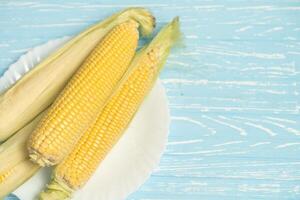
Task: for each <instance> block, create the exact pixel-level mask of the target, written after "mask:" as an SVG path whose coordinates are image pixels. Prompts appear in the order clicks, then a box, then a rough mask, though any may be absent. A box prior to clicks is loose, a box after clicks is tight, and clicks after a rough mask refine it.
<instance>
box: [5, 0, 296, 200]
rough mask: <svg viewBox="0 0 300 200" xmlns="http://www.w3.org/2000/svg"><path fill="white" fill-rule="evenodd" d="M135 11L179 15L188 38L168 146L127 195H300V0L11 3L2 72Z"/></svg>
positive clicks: (173, 70) (171, 82) (174, 82)
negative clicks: (30, 53) (47, 46)
mask: <svg viewBox="0 0 300 200" xmlns="http://www.w3.org/2000/svg"><path fill="white" fill-rule="evenodd" d="M128 6H144V7H147V8H149V9H151V10H152V11H153V13H154V14H155V15H156V17H157V22H158V27H160V26H161V25H163V24H165V23H166V22H168V21H169V20H170V19H171V18H172V17H174V16H176V15H178V16H180V18H181V22H182V30H183V32H184V34H185V48H182V49H180V50H177V51H175V52H174V53H173V54H172V56H171V57H170V59H169V60H168V63H167V65H166V68H165V70H164V71H163V73H162V75H161V78H162V80H163V83H164V85H165V87H166V88H167V93H168V97H169V101H170V108H171V114H172V125H171V132H170V137H169V143H168V146H167V149H166V151H165V154H164V156H163V158H162V160H161V164H160V166H159V168H158V169H157V170H156V171H155V173H154V174H153V175H152V177H151V178H150V179H149V180H148V181H147V182H146V183H145V184H144V185H143V186H142V187H141V188H140V189H139V190H138V191H137V192H135V193H134V194H132V195H131V196H130V197H128V199H130V200H140V199H149V200H150V199H151V200H152V199H153V200H154V199H155V200H156V199H157V200H158V199H164V200H198V199H208V200H214V199H216V200H219V199H222V200H232V199H268V200H269V199H272V200H275V199H278V200H285V199H289V200H292V199H300V123H299V122H300V115H299V110H300V103H299V99H300V98H299V97H300V96H299V93H300V89H299V82H300V74H299V73H300V69H299V68H300V1H299V0H252V1H249V0H232V1H229V0H181V1H179V0H165V1H159V0H151V1H148V0H143V1H140V2H139V3H136V1H133V0H125V1H118V2H117V1H108V0H101V1H100V0H97V1H96V0H88V1H83V0H71V1H66V2H63V1H58V0H53V1H50V0H47V1H36V0H29V1H5V0H3V1H1V2H0V27H1V28H0V73H2V72H3V71H4V70H5V69H6V68H7V67H8V65H9V64H10V63H13V62H14V61H15V60H16V59H17V58H18V57H19V56H20V55H22V54H23V53H24V52H26V51H27V49H28V48H31V47H33V46H35V45H38V44H41V43H44V42H46V41H48V40H49V39H53V38H58V37H62V36H65V35H74V34H76V33H78V32H80V31H81V30H83V29H84V28H86V27H88V26H89V25H91V24H94V23H95V22H97V21H98V20H100V19H103V18H104V17H105V16H108V15H110V14H111V13H112V12H114V11H118V10H120V9H122V8H125V7H128Z"/></svg>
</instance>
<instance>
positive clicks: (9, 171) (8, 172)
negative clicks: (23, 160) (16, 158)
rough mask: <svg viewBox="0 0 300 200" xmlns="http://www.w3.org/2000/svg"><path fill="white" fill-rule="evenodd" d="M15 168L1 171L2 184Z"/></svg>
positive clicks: (0, 180) (0, 181) (0, 179)
mask: <svg viewBox="0 0 300 200" xmlns="http://www.w3.org/2000/svg"><path fill="white" fill-rule="evenodd" d="M13 171H14V170H13V169H10V170H7V171H5V172H3V173H0V184H1V183H3V182H4V181H5V180H6V179H7V177H9V176H10V175H11V174H12V173H13Z"/></svg>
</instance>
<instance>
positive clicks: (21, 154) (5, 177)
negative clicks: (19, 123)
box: [0, 113, 44, 199]
mask: <svg viewBox="0 0 300 200" xmlns="http://www.w3.org/2000/svg"><path fill="white" fill-rule="evenodd" d="M43 114H44V113H42V114H40V115H39V116H37V117H36V118H35V119H34V120H33V121H32V122H30V123H29V124H28V125H26V126H25V127H24V128H22V129H21V130H19V131H18V132H17V133H16V134H15V135H13V136H12V137H11V138H9V139H8V140H7V141H6V142H4V143H3V144H1V145H0V199H1V198H3V197H5V196H6V195H8V194H9V193H10V192H12V191H13V190H15V189H16V188H17V187H18V186H20V185H21V184H22V183H23V182H25V181H26V180H27V179H28V178H30V177H31V176H32V175H33V174H34V173H35V172H37V171H38V169H39V166H38V165H35V164H33V163H32V162H30V161H29V158H28V154H27V151H26V143H27V139H28V137H29V136H30V134H31V133H32V131H33V130H34V128H35V127H36V125H37V124H38V122H39V121H40V119H41V118H42V115H43Z"/></svg>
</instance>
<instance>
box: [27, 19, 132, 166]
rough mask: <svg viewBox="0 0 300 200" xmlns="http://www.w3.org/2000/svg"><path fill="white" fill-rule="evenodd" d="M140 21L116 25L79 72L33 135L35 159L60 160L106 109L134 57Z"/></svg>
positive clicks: (31, 153) (46, 162)
mask: <svg viewBox="0 0 300 200" xmlns="http://www.w3.org/2000/svg"><path fill="white" fill-rule="evenodd" d="M137 28H138V23H137V22H136V21H134V20H130V21H127V22H124V23H122V24H120V25H117V26H116V27H115V28H113V29H112V30H111V31H110V32H109V33H108V34H107V35H106V36H105V37H104V38H103V40H102V41H101V42H100V43H99V44H98V45H97V46H96V48H95V49H94V50H93V51H92V53H91V54H90V55H89V56H88V58H87V59H86V60H85V62H84V63H83V65H82V66H81V68H80V69H79V70H78V71H77V72H76V73H75V75H74V76H73V77H72V79H71V80H70V82H69V83H68V84H67V86H66V87H65V89H64V90H63V91H62V93H61V94H60V95H59V97H58V98H57V100H56V101H55V102H54V103H53V105H52V106H51V108H50V110H49V112H48V113H47V114H46V116H45V117H44V118H43V119H42V120H41V122H40V123H39V125H38V126H37V128H36V130H35V131H34V132H33V134H32V136H31V137H30V140H29V144H28V150H29V156H30V158H31V160H32V161H34V162H36V163H38V164H39V165H41V166H45V165H47V166H48V165H55V164H57V163H59V162H60V161H61V160H62V159H63V158H64V157H65V156H66V155H67V154H68V153H69V152H70V151H71V149H72V148H73V147H74V145H75V144H76V143H77V141H78V139H79V138H80V136H81V135H82V133H84V131H86V129H87V128H88V127H89V125H90V124H91V123H92V122H93V121H94V119H95V118H96V117H97V115H98V114H99V113H100V111H101V110H102V108H103V106H104V105H105V102H106V101H107V99H108V98H109V97H110V96H111V94H112V91H113V89H114V88H115V87H116V86H117V85H118V83H119V81H120V80H121V78H122V76H123V75H124V74H125V72H126V71H127V69H128V66H129V64H130V62H131V60H132V57H133V56H134V53H135V49H136V47H137V43H138V30H137Z"/></svg>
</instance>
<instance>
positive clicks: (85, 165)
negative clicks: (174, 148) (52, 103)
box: [40, 18, 180, 200]
mask: <svg viewBox="0 0 300 200" xmlns="http://www.w3.org/2000/svg"><path fill="white" fill-rule="evenodd" d="M179 33H180V32H179V22H178V18H176V19H174V21H173V22H172V23H170V24H169V25H167V26H166V27H164V28H163V29H162V31H161V32H160V33H159V34H158V35H157V36H156V37H155V39H154V40H153V41H152V42H151V43H150V44H149V45H148V46H147V47H145V48H143V49H142V50H141V52H140V53H138V55H136V57H135V59H134V61H133V62H132V64H131V66H130V69H129V72H128V74H127V76H125V77H124V80H123V81H124V82H123V84H122V86H121V88H120V89H119V90H118V91H117V92H116V93H115V95H114V96H113V97H112V98H111V100H110V101H109V102H108V104H107V105H106V106H105V108H104V109H103V111H102V112H101V114H100V115H99V116H98V118H97V120H96V121H95V123H94V124H93V125H92V126H91V127H90V128H89V129H88V130H87V131H86V132H85V133H84V135H83V136H82V137H81V139H80V140H79V142H78V143H77V145H76V146H75V148H74V149H73V151H72V152H71V153H70V154H69V155H68V156H67V157H66V158H65V159H64V160H63V162H62V163H60V164H59V165H58V166H57V167H56V168H55V171H54V174H53V178H52V181H51V183H50V184H49V185H48V186H47V189H46V191H45V192H43V193H41V197H40V199H42V200H50V199H51V200H63V199H69V198H70V196H71V194H72V192H73V191H74V190H76V189H78V188H80V187H82V186H83V185H84V184H85V183H86V182H87V181H88V179H89V178H90V177H91V176H92V174H93V173H94V171H95V170H96V168H97V166H98V165H99V163H100V162H101V161H102V160H103V159H104V158H105V156H106V155H107V153H108V152H109V151H110V150H111V149H112V147H113V146H114V144H115V143H116V142H117V141H118V139H119V138H120V137H121V136H122V133H123V132H124V131H125V129H126V128H127V126H128V125H129V123H130V121H131V119H132V118H133V116H134V115H135V113H136V111H137V110H138V108H139V106H140V105H141V103H142V102H143V99H144V98H145V96H146V95H147V94H148V92H149V91H150V90H151V88H152V86H153V84H154V82H155V80H156V78H157V76H158V74H159V71H160V69H161V68H162V66H163V64H164V62H165V61H166V58H167V56H168V55H169V51H170V48H171V47H172V46H173V45H174V43H175V42H176V41H177V39H178V36H179Z"/></svg>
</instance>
